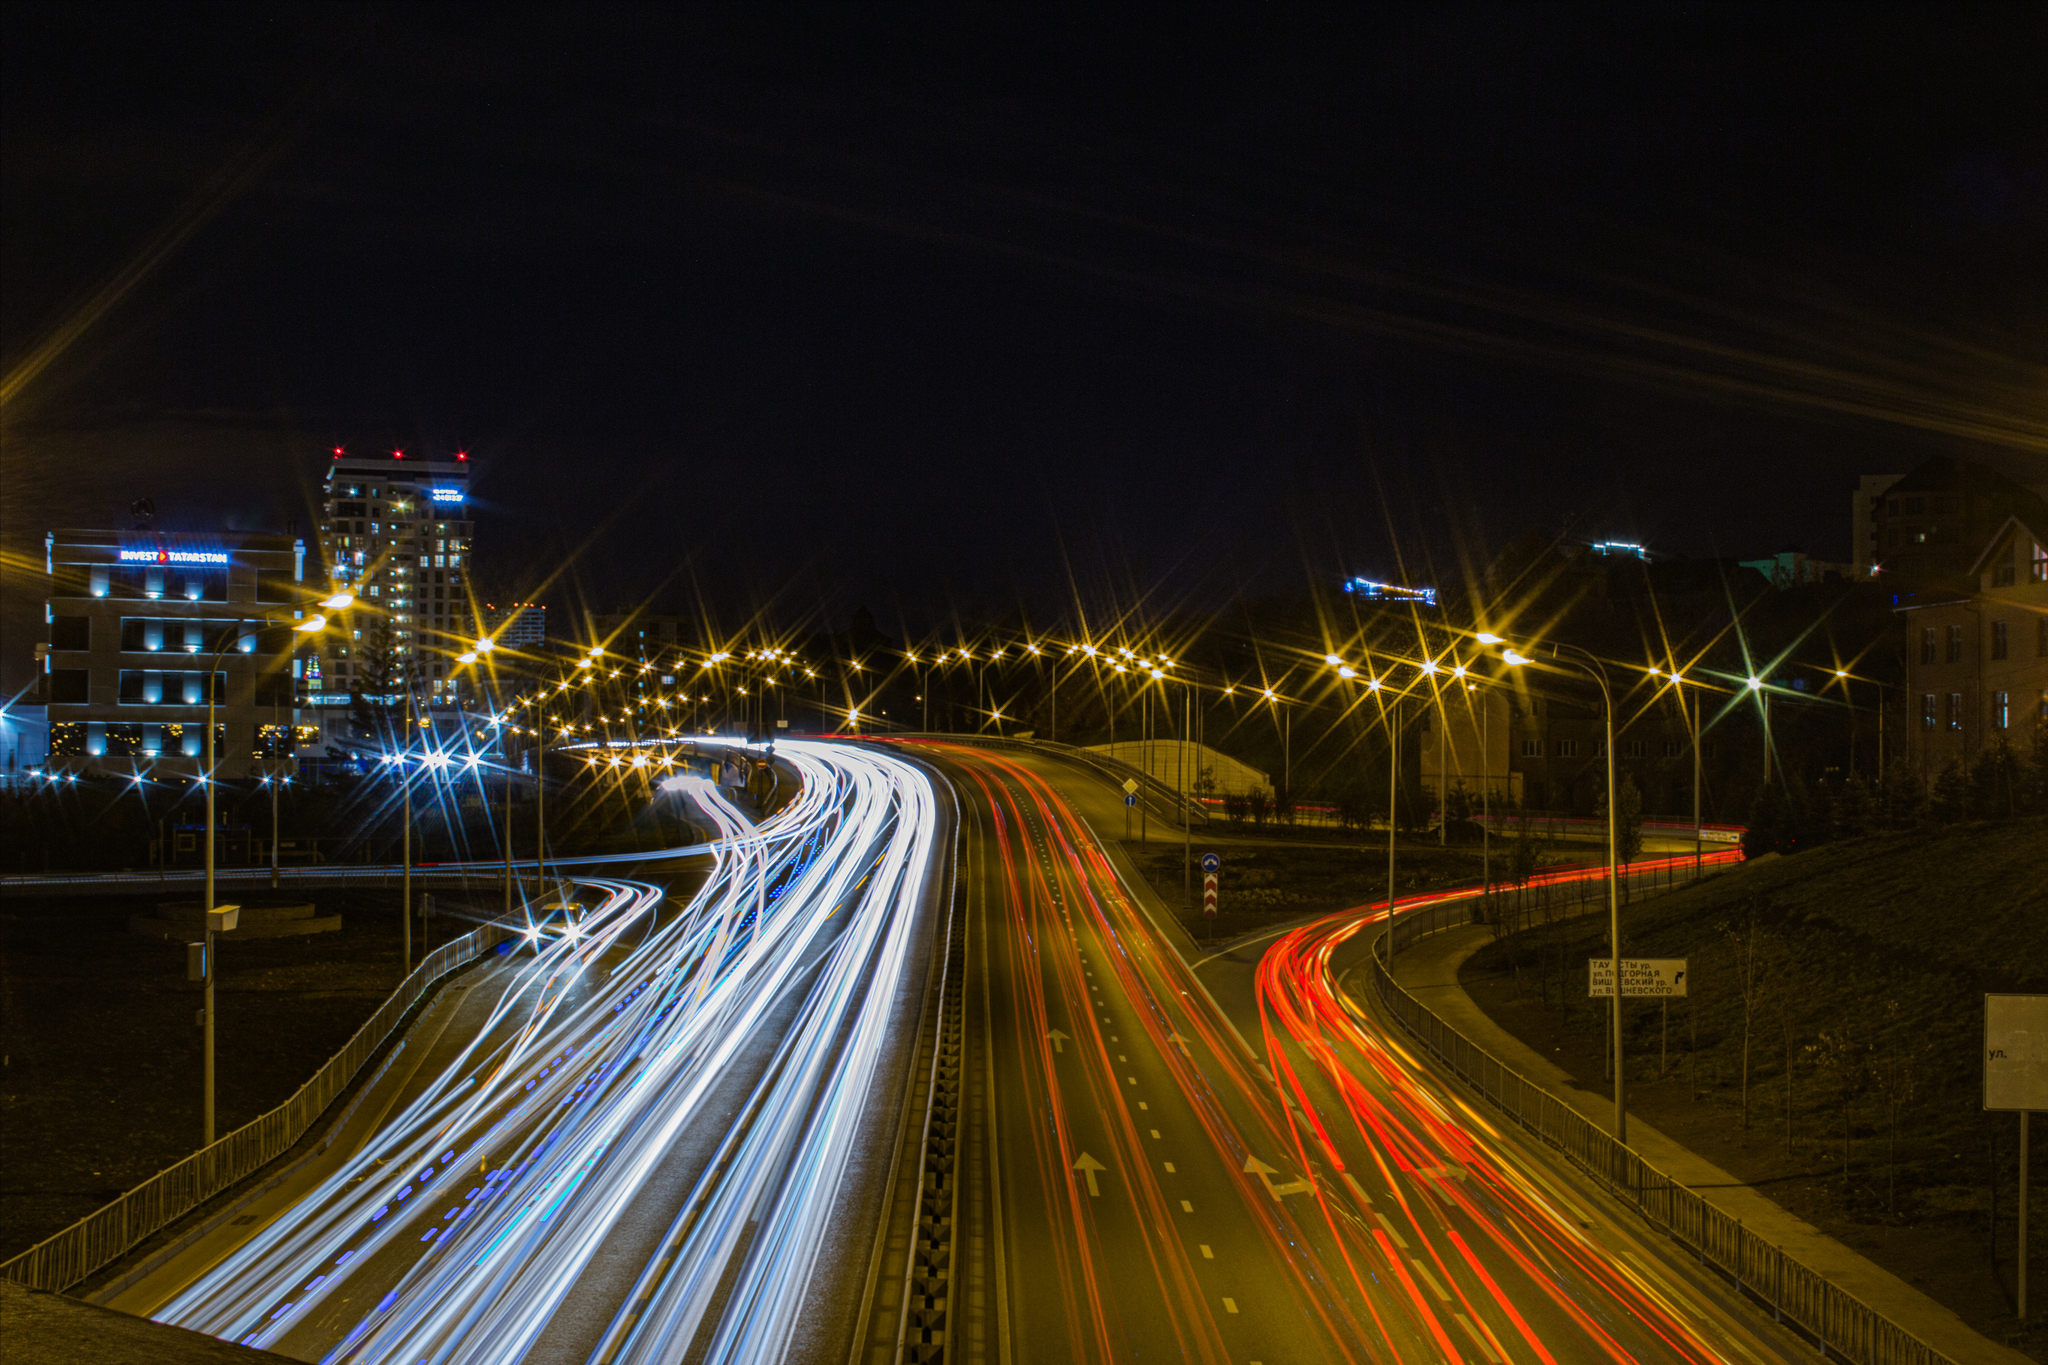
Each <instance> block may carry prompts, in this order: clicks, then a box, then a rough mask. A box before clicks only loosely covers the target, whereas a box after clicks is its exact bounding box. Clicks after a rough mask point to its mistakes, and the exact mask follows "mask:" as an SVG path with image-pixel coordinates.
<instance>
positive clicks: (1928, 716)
mask: <svg viewBox="0 0 2048 1365" xmlns="http://www.w3.org/2000/svg"><path fill="white" fill-rule="evenodd" d="M1939 718H1940V712H1939V711H1937V710H1936V709H1935V705H1934V694H1933V693H1932V692H1926V693H1923V694H1921V697H1920V728H1921V729H1923V730H1932V729H1933V728H1934V726H1935V723H1936V722H1937V720H1938V719H1939Z"/></svg>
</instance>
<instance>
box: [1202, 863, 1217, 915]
mask: <svg viewBox="0 0 2048 1365" xmlns="http://www.w3.org/2000/svg"><path fill="white" fill-rule="evenodd" d="M1202 913H1203V914H1205V915H1213V914H1215V913H1216V874H1215V873H1214V872H1204V873H1203V874H1202Z"/></svg>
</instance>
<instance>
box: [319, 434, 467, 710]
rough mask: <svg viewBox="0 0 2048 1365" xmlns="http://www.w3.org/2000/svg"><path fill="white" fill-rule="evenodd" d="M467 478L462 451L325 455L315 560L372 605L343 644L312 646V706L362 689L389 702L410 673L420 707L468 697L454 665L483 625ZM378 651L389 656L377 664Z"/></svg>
mask: <svg viewBox="0 0 2048 1365" xmlns="http://www.w3.org/2000/svg"><path fill="white" fill-rule="evenodd" d="M469 474H470V463H469V457H468V456H467V455H457V456H455V457H454V458H453V459H447V460H428V459H419V458H416V457H413V456H408V455H405V454H404V453H403V452H396V453H393V454H391V455H385V456H376V457H360V456H351V455H347V454H344V453H343V452H342V451H340V450H336V451H335V452H334V458H333V460H332V462H331V463H330V464H329V465H328V468H327V477H326V481H325V485H324V487H323V489H322V506H321V520H320V551H321V556H322V558H323V559H324V560H325V562H326V565H327V572H328V575H329V577H330V578H331V579H332V581H333V584H334V586H335V587H337V588H346V589H347V590H348V591H350V592H353V593H354V594H355V595H356V597H357V599H358V601H359V602H361V603H362V605H363V606H365V607H368V608H370V610H369V611H368V612H359V613H357V616H356V619H355V621H354V622H353V626H352V629H351V630H350V632H349V636H348V638H346V639H335V640H331V641H326V642H323V644H322V645H321V646H320V649H319V653H318V655H317V657H316V658H315V659H314V661H313V663H312V665H311V672H310V675H309V678H308V689H307V690H308V694H309V697H310V698H311V699H312V700H313V701H314V702H315V704H318V705H322V706H328V707H345V706H347V705H348V704H349V703H350V701H351V699H352V698H353V696H354V694H355V693H356V692H358V691H364V690H366V686H367V689H368V690H371V691H372V692H373V694H374V695H377V696H379V697H388V696H392V695H394V694H396V693H397V692H398V691H399V690H400V689H401V688H402V687H403V686H404V678H405V676H406V675H407V673H408V672H409V673H410V674H411V677H412V681H413V687H414V689H415V692H414V696H415V701H416V704H418V705H421V706H424V707H428V708H433V707H455V706H460V705H463V704H465V703H468V702H471V701H473V700H474V691H475V688H474V683H473V681H472V680H471V679H470V678H469V676H468V671H467V670H465V669H464V668H462V667H461V665H459V664H458V663H457V662H456V661H455V656H456V655H457V654H460V653H462V652H463V651H464V650H466V649H468V648H469V647H470V646H471V645H472V644H474V643H475V641H476V640H477V639H478V638H479V637H480V636H482V635H483V634H484V630H485V626H484V621H483V618H482V615H481V611H480V609H479V607H478V606H477V604H475V603H474V601H473V600H472V598H471V596H470V593H469V572H470V566H471V563H472V562H473V555H474V549H473V542H472V534H473V526H472V523H471V521H470V519H469ZM380 647H381V648H382V649H384V650H388V651H389V657H388V658H387V659H383V660H379V659H377V658H375V657H374V654H375V653H376V652H377V651H378V650H379V649H380Z"/></svg>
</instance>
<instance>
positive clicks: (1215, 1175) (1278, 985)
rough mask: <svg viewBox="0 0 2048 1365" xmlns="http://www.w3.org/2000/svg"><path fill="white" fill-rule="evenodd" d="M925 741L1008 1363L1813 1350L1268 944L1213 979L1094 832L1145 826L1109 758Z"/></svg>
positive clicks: (1350, 943)
mask: <svg viewBox="0 0 2048 1365" xmlns="http://www.w3.org/2000/svg"><path fill="white" fill-rule="evenodd" d="M920 747H921V748H923V749H924V750H925V751H926V752H928V753H931V754H934V755H935V756H940V757H942V761H943V762H944V763H945V764H946V765H947V766H948V768H949V770H950V772H951V774H952V776H953V778H954V780H955V783H956V787H957V789H958V794H959V797H960V802H961V819H962V825H963V828H964V829H965V831H966V843H965V848H964V850H963V860H962V875H963V877H964V878H965V879H966V890H967V900H966V905H967V907H968V912H969V925H970V931H969V933H970V937H969V942H970V957H969V975H968V989H969V993H970V997H971V996H973V995H975V994H979V995H981V997H982V998H983V1000H984V1001H985V1006H984V1008H985V1010H986V1020H987V1023H986V1025H985V1036H984V1038H983V1039H982V1040H981V1041H982V1046H983V1047H984V1048H985V1058H986V1061H985V1064H986V1065H987V1067H988V1068H989V1071H990V1073H991V1075H990V1079H991V1082H992V1086H993V1119H994V1122H993V1125H992V1126H993V1129H994V1135H995V1142H994V1144H993V1147H994V1153H993V1157H992V1164H993V1166H994V1167H995V1171H994V1175H995V1179H994V1180H993V1182H992V1185H993V1187H994V1190H995V1191H996V1194H995V1196H994V1197H995V1198H996V1199H997V1200H998V1201H999V1203H1000V1226H1001V1235H1000V1237H999V1238H997V1239H996V1241H997V1243H998V1246H997V1248H996V1250H995V1253H994V1255H995V1259H996V1261H997V1262H998V1265H997V1267H996V1269H997V1271H998V1274H999V1277H1000V1280H1001V1284H1002V1290H1003V1292H1002V1294H1001V1296H1000V1300H1001V1307H1002V1314H1001V1316H1002V1319H1003V1322H1002V1330H999V1331H998V1332H997V1333H996V1342H997V1345H998V1346H999V1347H1000V1346H1007V1354H1006V1355H1005V1356H1004V1358H1005V1359H1006V1360H1014V1361H1018V1362H1037V1361H1055V1360H1057V1361H1068V1360H1071V1361H1091V1362H1092V1361H1109V1360H1119V1361H1124V1360H1128V1361H1143V1360H1165V1359H1172V1360H1201V1361H1211V1360H1214V1361H1223V1360H1230V1361H1237V1362H1244V1361H1259V1362H1264V1365H1279V1363H1280V1362H1297V1361H1300V1362H1307V1361H1322V1360H1386V1359H1396V1360H1415V1361H1432V1362H1434V1361H1445V1360H1449V1361H1465V1362H1473V1365H1491V1363H1492V1362H1498V1361H1552V1362H1566V1363H1569V1362H1576V1361H1592V1360H1615V1361H1622V1360H1629V1361H1644V1362H1649V1361H1715V1360H1725V1361H1769V1360H1776V1359H1781V1358H1788V1353H1790V1352H1794V1351H1796V1352H1797V1353H1798V1354H1801V1355H1803V1354H1804V1349H1803V1348H1798V1347H1796V1346H1795V1345H1794V1344H1793V1342H1792V1341H1791V1339H1790V1338H1789V1337H1787V1336H1784V1335H1782V1334H1780V1333H1778V1332H1777V1331H1776V1329H1774V1328H1772V1327H1770V1325H1769V1324H1767V1323H1763V1322H1760V1321H1758V1320H1757V1319H1756V1318H1755V1317H1754V1315H1753V1314H1751V1313H1750V1312H1749V1311H1748V1310H1747V1309H1746V1308H1744V1307H1742V1306H1741V1305H1740V1304H1739V1303H1737V1302H1736V1301H1734V1300H1733V1299H1732V1296H1730V1295H1729V1294H1727V1293H1726V1292H1725V1290H1723V1289H1722V1287H1721V1286H1720V1285H1719V1284H1718V1282H1715V1281H1713V1280H1711V1279H1709V1278H1706V1277H1702V1276H1699V1275H1696V1274H1693V1273H1692V1272H1691V1271H1690V1270H1688V1268H1687V1267H1688V1265H1689V1263H1688V1262H1686V1261H1685V1260H1684V1258H1683V1257H1673V1256H1671V1255H1669V1254H1667V1252H1666V1250H1665V1248H1664V1245H1662V1244H1660V1243H1659V1241H1658V1239H1655V1238H1650V1237H1647V1236H1644V1235H1641V1234H1640V1233H1639V1231H1638V1229H1637V1227H1636V1226H1635V1225H1634V1224H1632V1223H1631V1222H1630V1220H1629V1219H1628V1218H1627V1217H1626V1216H1625V1215H1623V1214H1621V1213H1620V1212H1619V1211H1618V1209H1616V1208H1615V1207H1612V1206H1609V1205H1608V1204H1607V1203H1606V1202H1605V1201H1604V1200H1603V1199H1601V1198H1600V1197H1599V1196H1598V1194H1597V1192H1595V1191H1592V1190H1590V1189H1588V1188H1586V1187H1585V1186H1584V1185H1583V1184H1582V1182H1580V1181H1579V1180H1578V1179H1576V1178H1575V1177H1574V1176H1572V1175H1570V1174H1569V1173H1567V1172H1566V1171H1565V1170H1563V1169H1561V1168H1560V1166H1559V1165H1558V1164H1557V1163H1555V1162H1554V1161H1553V1160H1552V1159H1551V1158H1550V1156H1549V1155H1548V1154H1547V1153H1544V1152H1543V1151H1541V1150H1540V1149H1536V1150H1531V1149H1529V1148H1528V1147H1527V1146H1526V1145H1525V1144H1524V1143H1523V1142H1522V1141H1521V1140H1520V1139H1519V1138H1518V1137H1516V1136H1514V1135H1512V1134H1510V1133H1508V1132H1505V1131H1503V1130H1502V1129H1499V1128H1496V1127H1495V1126H1494V1125H1493V1124H1492V1123H1491V1122H1489V1120H1488V1119H1487V1118H1486V1117H1485V1116H1484V1115H1483V1114H1480V1113H1478V1112H1475V1110H1474V1109H1473V1108H1472V1107H1470V1106H1469V1105H1468V1104H1466V1103H1465V1102H1464V1101H1463V1100H1462V1099H1461V1098H1460V1097H1459V1096H1457V1095H1456V1094H1454V1093H1452V1091H1451V1090H1450V1089H1449V1088H1448V1087H1447V1086H1445V1085H1442V1084H1440V1083H1438V1082H1437V1081H1436V1080H1435V1079H1434V1078H1433V1077H1432V1076H1431V1075H1430V1074H1429V1073H1428V1072H1427V1071H1426V1070H1425V1069H1424V1068H1422V1067H1421V1066H1420V1065H1419V1064H1418V1063H1417V1062H1416V1061H1415V1060H1414V1059H1412V1058H1411V1057H1410V1056H1409V1055H1408V1054H1407V1052H1406V1051H1405V1049H1403V1048H1402V1047H1401V1045H1400V1043H1399V1041H1398V1040H1397V1039H1395V1038H1393V1037H1391V1036H1388V1035H1387V1034H1384V1033H1382V1032H1381V1031H1380V1029H1379V1026H1378V1025H1377V1024H1376V1023H1375V1022H1373V1021H1372V1020H1371V1019H1370V1018H1369V1017H1358V1018H1352V1017H1351V1016H1349V1015H1347V1016H1346V1018H1345V1020H1344V1021H1343V1022H1344V1027H1342V1028H1340V1027H1336V1026H1335V1021H1332V1020H1328V1019H1318V1018H1316V1017H1315V1016H1314V1015H1313V1013H1312V1012H1310V1011H1308V1010H1307V1009H1306V1007H1304V1006H1303V1005H1302V1004H1301V1003H1300V1001H1299V1000H1295V1001H1294V1002H1293V1003H1292V1004H1289V996H1288V992H1289V990H1290V989H1291V988H1290V986H1289V984H1288V982H1287V981H1286V980H1284V979H1282V978H1281V977H1279V976H1277V975H1276V974H1275V972H1274V971H1273V970H1269V971H1268V974H1267V980H1266V981H1265V982H1264V983H1262V982H1261V980H1260V976H1259V970H1258V966H1259V963H1260V961H1261V960H1262V956H1263V955H1262V954H1261V952H1260V948H1262V947H1263V946H1264V945H1259V946H1258V947H1254V948H1252V949H1251V950H1250V951H1249V952H1247V953H1245V954H1243V955H1242V956H1241V957H1240V956H1237V955H1229V954H1226V955H1224V956H1221V957H1217V958H1215V959H1213V960H1212V961H1211V962H1210V963H1209V965H1208V966H1206V967H1205V968H1204V969H1203V971H1202V972H1201V974H1200V977H1201V979H1197V975H1196V973H1195V972H1193V971H1192V970H1190V969H1189V968H1188V966H1187V965H1186V962H1187V961H1189V960H1191V959H1193V958H1195V957H1197V956H1199V955H1200V954H1199V952H1198V950H1197V948H1196V946H1195V945H1194V944H1193V943H1192V942H1190V941H1189V940H1188V939H1187V937H1186V935H1185V934H1184V933H1183V932H1182V931H1181V930H1180V929H1179V928H1178V926H1177V925H1173V924H1171V923H1170V922H1169V921H1168V919H1167V917H1166V916H1164V915H1163V914H1161V913H1159V911H1160V910H1161V909H1162V907H1159V906H1158V905H1157V904H1156V902H1154V901H1153V898H1152V897H1151V893H1150V892H1149V890H1147V889H1146V888H1144V887H1143V886H1142V884H1141V883H1139V881H1138V879H1137V878H1136V877H1135V876H1134V875H1132V873H1131V870H1130V869H1129V868H1128V867H1126V866H1122V865H1121V864H1122V862H1123V860H1122V858H1121V854H1120V853H1119V851H1118V850H1117V849H1116V848H1115V847H1114V846H1113V845H1111V844H1109V843H1106V842H1103V841H1098V840H1097V839H1096V838H1095V836H1094V834H1093V833H1092V829H1093V828H1102V829H1106V830H1119V831H1120V829H1121V823H1120V822H1121V808H1120V805H1119V804H1118V794H1117V793H1116V792H1115V791H1114V790H1113V789H1112V788H1109V787H1108V786H1107V785H1106V784H1104V783H1102V782H1101V781H1100V780H1099V779H1097V778H1096V777H1094V776H1093V775H1092V774H1089V773H1087V772H1085V771H1083V770H1081V769H1078V768H1075V767H1072V766H1070V765H1067V764H1065V763H1062V762H1060V761H1059V760H1057V759H1052V758H1048V757H1045V756H1042V755H1037V754H1021V753H1017V752H1012V751H1005V750H976V749H972V748H970V747H968V746H964V745H924V746H920ZM1363 941H1364V936H1362V935H1359V936H1354V937H1351V938H1344V939H1340V940H1338V941H1337V942H1332V943H1329V944H1327V945H1320V946H1318V947H1315V948H1313V949H1311V950H1310V951H1326V952H1349V953H1355V952H1357V951H1359V950H1360V948H1361V946H1362V943H1363ZM1299 946H1300V945H1298V944H1297V945H1296V947H1297V948H1299ZM1297 965H1298V964H1297ZM1289 1011H1292V1017H1288V1012H1289ZM968 1017H969V1019H970V1020H972V1019H974V1017H975V1011H974V1010H973V1009H972V1008H970V1010H969V1014H968ZM1276 1071H1277V1073H1278V1074H1277V1075H1276ZM1248 1166H1249V1167H1250V1169H1248ZM1260 1167H1264V1168H1268V1169H1263V1170H1262V1169H1259V1168H1260ZM1091 1177H1092V1179H1091ZM1005 1337H1006V1338H1007V1340H1005V1339H1004V1338H1005Z"/></svg>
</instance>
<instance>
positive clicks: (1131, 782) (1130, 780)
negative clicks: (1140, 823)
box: [1124, 777, 1138, 804]
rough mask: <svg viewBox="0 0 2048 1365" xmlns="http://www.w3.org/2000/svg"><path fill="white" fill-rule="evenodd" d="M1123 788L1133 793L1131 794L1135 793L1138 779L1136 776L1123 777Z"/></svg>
mask: <svg viewBox="0 0 2048 1365" xmlns="http://www.w3.org/2000/svg"><path fill="white" fill-rule="evenodd" d="M1124 790H1125V791H1126V792H1129V793H1130V794H1131V795H1133V796H1135V795H1137V792H1138V779H1137V778H1135V777H1127V778H1125V779H1124ZM1126 804H1128V803H1126Z"/></svg>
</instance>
